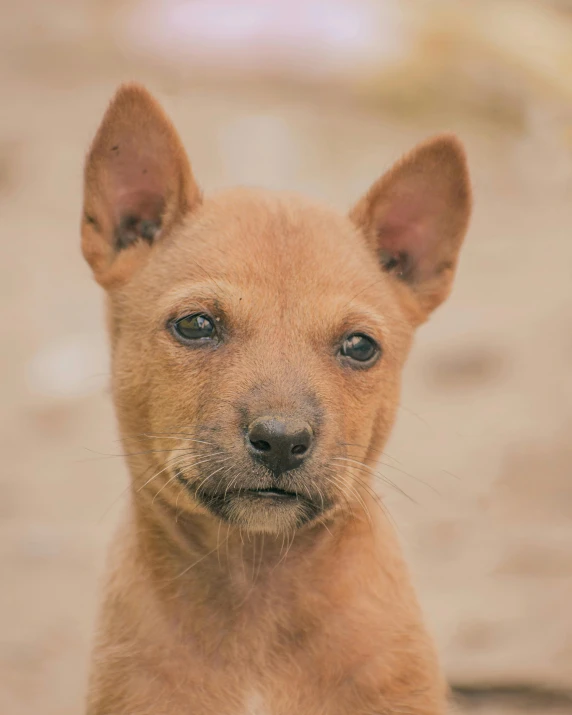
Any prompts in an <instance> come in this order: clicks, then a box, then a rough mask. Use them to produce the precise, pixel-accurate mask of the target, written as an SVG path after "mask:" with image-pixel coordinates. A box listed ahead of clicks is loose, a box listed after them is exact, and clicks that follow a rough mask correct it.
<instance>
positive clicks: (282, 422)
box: [247, 416, 314, 476]
mask: <svg viewBox="0 0 572 715" xmlns="http://www.w3.org/2000/svg"><path fill="white" fill-rule="evenodd" d="M313 440H314V434H313V431H312V428H311V427H310V425H309V424H308V423H307V422H303V421H300V420H296V419H290V418H287V417H276V416H271V417H259V418H257V419H255V420H254V421H253V422H251V423H250V425H249V427H248V432H247V447H248V449H249V451H250V453H251V454H252V456H253V457H254V458H255V459H257V460H258V461H259V462H262V464H264V465H265V466H266V467H267V468H268V469H270V471H271V472H272V473H273V474H275V475H276V476H278V475H279V474H282V473H283V472H287V471H289V470H290V469H295V468H296V467H299V466H300V465H301V464H302V462H303V461H304V459H306V457H307V456H308V454H309V453H310V450H311V448H312V443H313Z"/></svg>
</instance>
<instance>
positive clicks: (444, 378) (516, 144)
mask: <svg viewBox="0 0 572 715" xmlns="http://www.w3.org/2000/svg"><path fill="white" fill-rule="evenodd" d="M47 5H48V4H46V7H47ZM41 7H44V6H43V5H42V6H40V5H39V4H36V3H33V2H31V0H29V1H28V2H24V3H22V4H21V7H20V5H19V6H18V7H15V6H13V7H12V8H10V22H6V21H4V22H0V41H1V42H0V46H1V48H2V49H1V50H0V53H1V55H0V86H1V88H2V100H1V105H2V109H1V112H0V206H1V208H0V226H1V235H2V246H3V252H4V258H3V260H2V261H1V262H0V286H1V295H2V300H1V302H0V316H1V324H2V342H1V346H2V350H1V355H2V361H3V364H2V375H3V378H4V379H3V380H2V401H1V404H0V417H1V420H2V422H1V424H2V434H1V439H2V442H1V444H2V454H3V469H2V472H1V473H0V574H1V576H0V579H1V580H0V712H2V713H5V714H6V715H32V714H34V715H35V714H36V713H38V712H42V713H43V714H44V715H68V714H69V715H71V714H72V713H78V712H81V702H82V695H83V690H84V684H85V673H86V663H87V654H88V649H89V642H90V637H91V632H92V624H93V617H94V610H95V607H96V603H97V588H98V579H99V577H100V574H101V567H102V561H103V554H104V552H105V546H106V543H107V542H108V540H109V538H110V536H111V534H112V531H113V526H114V523H115V521H116V519H117V517H118V514H119V513H120V511H121V506H122V501H123V497H122V492H123V490H124V487H125V483H126V474H125V469H124V466H123V464H122V461H121V459H120V458H118V457H116V456H113V455H118V454H119V453H120V449H119V446H118V444H117V442H116V432H115V425H114V417H113V413H112V409H111V405H110V400H109V396H108V394H107V387H106V385H107V370H108V366H107V358H106V348H105V336H104V333H103V312H102V296H101V295H100V293H99V290H98V289H97V287H96V286H95V285H94V283H93V282H92V280H91V277H90V274H89V272H88V270H87V268H86V266H84V264H83V262H82V259H81V257H80V253H79V236H78V221H79V210H80V203H81V192H80V189H81V166H82V160H83V155H84V152H85V149H86V146H87V144H88V142H89V140H90V138H91V136H92V134H93V132H94V130H95V128H96V126H97V123H98V120H99V118H100V115H101V113H102V110H103V108H104V106H105V103H106V101H107V99H108V97H109V95H110V94H111V93H112V91H113V90H114V88H115V86H116V85H117V83H118V82H120V81H121V80H123V79H126V78H132V77H135V78H138V79H140V80H143V81H146V82H147V83H148V84H149V86H150V87H151V88H152V89H153V90H154V91H155V92H156V93H157V94H158V96H159V97H160V98H161V100H162V101H163V102H164V104H165V106H166V107H167V109H168V110H169V112H170V113H171V115H172V116H173V118H174V120H175V122H176V124H177V126H178V127H179V128H180V130H181V134H182V136H183V139H184V141H185V143H186V145H187V147H188V149H189V153H190V156H191V158H192V161H193V164H194V169H195V174H196V175H197V176H198V177H199V179H200V181H201V183H202V185H203V186H204V187H205V189H206V190H209V189H210V188H214V187H220V186H224V185H229V184H235V183H250V184H261V185H265V186H267V187H272V188H289V189H296V190H298V191H301V192H305V193H308V194H310V195H312V196H314V197H317V198H321V199H324V200H326V201H328V202H330V203H331V204H333V205H335V206H338V207H340V208H343V209H345V208H346V207H348V206H349V205H350V204H351V203H352V201H353V200H354V199H355V198H356V197H357V196H359V194H360V193H361V192H362V191H363V190H364V189H365V188H366V187H367V186H368V184H369V182H370V181H372V180H373V179H374V178H375V177H376V176H377V175H378V174H379V173H380V172H381V171H382V170H383V169H384V168H385V167H386V166H387V165H388V164H389V163H390V162H391V161H392V160H393V159H395V158H396V157H397V156H398V155H399V154H400V152H401V151H403V150H406V149H407V148H409V147H410V145H411V144H413V143H414V142H415V141H417V140H419V139H422V138H424V137H425V136H426V135H428V134H431V133H432V132H434V131H438V130H440V129H453V130H456V131H458V132H459V134H460V135H461V136H462V138H463V139H464V140H465V142H466V144H467V147H468V152H469V157H470V163H471V166H472V171H473V176H474V182H475V197H476V201H475V217H474V221H473V224H472V228H471V231H470V235H469V237H468V241H467V246H466V250H465V252H464V256H463V260H462V265H461V268H460V273H459V277H458V281H457V284H456V288H455V291H454V294H453V297H452V298H451V300H450V302H449V303H448V305H447V306H445V307H444V308H443V309H441V310H440V311H439V312H438V314H436V315H435V317H434V319H433V320H431V322H430V323H429V324H428V325H427V326H426V327H424V328H423V329H422V330H421V332H420V334H419V338H418V341H417V345H416V348H415V350H414V353H413V355H412V358H411V361H410V363H409V365H408V368H407V371H406V376H405V390H404V394H403V400H402V406H401V410H400V416H399V421H398V424H397V427H396V430H395V433H394V435H393V437H392V440H391V443H390V444H389V445H388V447H387V451H388V453H389V454H390V455H391V457H392V459H393V460H398V462H395V461H393V462H391V463H392V464H393V465H395V464H399V465H400V466H399V468H398V469H395V468H392V467H390V466H389V462H388V464H385V465H382V467H381V469H382V470H383V471H384V473H386V474H387V475H388V476H390V477H391V478H392V479H393V480H394V481H395V482H396V483H397V484H398V485H399V487H400V488H401V489H403V490H405V491H406V492H407V493H408V494H409V495H410V496H411V497H412V499H413V500H414V502H410V501H409V500H407V499H404V498H403V497H402V496H401V495H400V494H398V493H391V492H389V493H388V494H387V503H388V505H389V507H390V509H391V511H392V514H393V516H394V518H395V520H396V522H397V523H398V525H399V528H400V531H401V534H402V537H403V541H404V545H405V548H406V550H407V553H408V557H409V558H410V561H411V565H412V569H413V572H414V574H415V578H416V581H417V584H418V587H419V592H420V597H421V600H422V602H423V604H424V607H425V609H426V612H427V616H428V619H429V621H430V623H431V625H432V628H433V630H434V632H435V634H436V637H437V639H438V642H439V646H440V648H441V651H442V654H443V660H444V663H445V666H446V668H447V671H448V673H449V675H450V678H451V680H452V682H453V683H455V684H457V685H460V686H464V687H467V688H469V689H470V688H475V689H476V690H477V691H479V690H483V689H484V690H485V691H486V693H485V694H484V695H483V694H482V693H481V696H479V697H471V698H469V699H468V700H466V701H463V703H464V706H466V707H468V708H469V709H470V712H475V713H479V714H481V713H488V714H489V715H501V713H503V714H504V715H509V714H510V715H512V713H516V712H524V711H525V710H526V711H527V712H538V713H540V712H553V713H564V712H572V704H571V701H568V704H566V701H565V700H564V699H560V698H558V697H556V698H555V699H553V700H550V698H549V697H548V696H547V695H543V694H542V693H541V692H539V691H538V688H547V689H548V690H554V689H560V690H564V689H569V690H570V689H572V440H571V439H570V437H571V434H572V371H571V369H570V363H571V361H572V332H571V329H570V328H571V325H572V300H571V296H572V293H571V290H570V285H571V278H572V275H571V274H572V240H571V226H572V163H571V158H570V153H569V152H568V153H567V151H566V149H565V148H564V146H563V145H562V143H561V141H560V139H559V138H558V137H557V136H554V135H553V134H552V133H551V132H550V131H544V130H542V115H540V118H539V125H538V126H540V129H539V128H538V127H537V129H536V130H533V131H531V132H528V133H526V134H518V135H516V134H513V133H507V132H505V131H503V130H501V129H498V128H496V127H494V126H492V125H489V124H486V125H485V124H482V123H478V122H476V121H472V122H471V121H469V120H468V119H467V118H457V117H451V116H447V117H444V116H441V117H440V116H436V115H432V116H431V117H424V116H418V117H416V118H415V119H414V120H412V119H408V120H405V119H403V118H401V119H398V118H396V117H395V116H390V115H388V114H384V113H381V112H372V111H366V110H365V109H364V108H363V107H362V108H360V107H358V106H353V105H352V104H351V103H348V102H346V101H343V100H342V99H341V98H335V97H332V96H324V97H321V96H309V95H308V94H307V93H306V94H303V93H302V94H301V93H297V92H296V91H294V90H291V89H290V90H288V91H285V90H284V91H283V90H280V89H278V88H270V87H266V88H253V87H251V88H238V87H233V86H224V85H217V86H214V85H208V84H205V83H199V82H198V81H196V79H195V80H193V79H192V78H190V77H185V76H184V75H181V76H178V77H177V78H176V79H175V78H174V77H172V76H169V75H167V74H165V73H163V72H159V71H157V70H153V69H151V68H149V67H148V66H146V65H145V64H144V63H143V62H137V61H136V60H134V59H133V58H127V59H126V58H125V57H124V56H121V55H119V54H118V53H117V52H115V53H114V52H112V51H111V50H109V51H108V50H107V49H106V45H105V42H104V39H105V38H102V39H101V38H100V39H101V43H99V44H97V43H94V38H93V36H91V35H90V36H86V37H85V38H84V40H82V41H81V42H80V41H76V42H72V41H68V40H66V41H64V40H63V39H62V33H64V30H65V31H66V32H67V30H66V28H64V30H62V28H61V27H60V26H52V25H50V24H49V21H48V19H47V17H48V16H47V13H46V11H45V10H41V12H40V10H39V9H38V8H40V9H41ZM69 7H70V8H75V7H77V6H75V5H74V6H72V5H71V3H70V5H69ZM32 10H34V12H36V15H34V14H30V13H31V11H32ZM74 12H75V11H74ZM42 13H43V14H42ZM44 15H45V17H44ZM40 16H41V18H43V19H41V20H38V17H40ZM70 17H71V20H70V22H72V21H73V22H79V21H78V20H77V17H76V15H74V14H73V12H71V10H70ZM74 18H75V20H74ZM80 19H81V18H80ZM68 20H69V18H68ZM42 23H44V24H42ZM46 23H47V24H46ZM46 28H48V30H46ZM68 29H69V28H68ZM64 34H65V33H64ZM66 37H67V36H66ZM524 686H526V687H530V688H532V690H530V691H524V692H523V690H522V688H523V687H524ZM503 688H504V689H505V690H506V688H508V690H509V691H510V689H511V688H512V689H513V690H514V692H513V693H512V694H511V692H505V690H503ZM487 693H488V694H487ZM535 703H536V705H535ZM551 703H552V704H551ZM535 707H536V710H535V709H534V708H535Z"/></svg>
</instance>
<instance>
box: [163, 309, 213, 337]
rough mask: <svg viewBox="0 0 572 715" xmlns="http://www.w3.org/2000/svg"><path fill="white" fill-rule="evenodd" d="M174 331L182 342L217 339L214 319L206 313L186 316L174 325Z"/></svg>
mask: <svg viewBox="0 0 572 715" xmlns="http://www.w3.org/2000/svg"><path fill="white" fill-rule="evenodd" d="M172 329H173V332H174V334H175V337H177V338H178V339H179V340H180V341H181V342H184V343H188V342H190V341H197V340H198V341H201V342H203V341H206V340H213V339H214V338H216V327H215V324H214V321H213V320H212V318H209V316H208V315H205V314H204V313H194V314H193V315H185V317H184V318H179V320H176V321H175V322H173V323H172Z"/></svg>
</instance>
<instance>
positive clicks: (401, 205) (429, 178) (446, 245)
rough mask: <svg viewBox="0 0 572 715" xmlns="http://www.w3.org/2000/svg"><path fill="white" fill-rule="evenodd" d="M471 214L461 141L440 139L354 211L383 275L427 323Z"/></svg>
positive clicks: (445, 290)
mask: <svg viewBox="0 0 572 715" xmlns="http://www.w3.org/2000/svg"><path fill="white" fill-rule="evenodd" d="M470 213H471V187H470V181H469V174H468V170H467V162H466V158H465V152H464V150H463V146H462V144H461V143H460V141H459V140H458V139H457V138H456V137H454V136H451V135H442V136H438V137H435V138H434V139H430V140H429V141H427V142H425V143H424V144H421V145H419V146H418V147H416V148H415V149H413V151H412V152H410V153H409V154H407V155H406V156H404V157H403V158H402V159H401V160H400V161H399V162H398V163H397V164H396V165H395V166H394V167H393V168H392V169H390V170H389V171H388V172H387V173H386V174H384V175H383V176H382V177H381V178H380V179H379V180H378V181H377V182H376V183H375V184H374V185H373V186H372V187H371V189H370V190H369V191H368V193H367V194H366V195H365V196H364V197H363V198H362V199H361V200H360V201H359V202H358V203H357V205H356V206H355V207H354V208H353V209H352V211H351V213H350V218H351V219H352V221H353V222H354V223H355V224H356V225H357V226H358V227H359V228H360V229H361V230H362V231H363V232H364V233H365V235H366V238H367V239H368V241H369V243H370V245H371V246H372V248H373V249H374V251H375V253H376V255H377V256H378V259H379V261H380V264H381V267H382V269H383V270H384V271H386V272H388V273H391V274H393V275H394V276H395V277H396V278H397V279H398V280H399V281H401V282H403V283H404V284H406V285H407V286H409V288H410V289H411V291H413V293H414V295H415V297H416V299H417V302H418V305H419V307H420V309H421V315H420V320H423V319H424V318H425V317H426V316H427V315H428V314H429V313H430V312H431V311H432V310H433V309H434V308H436V307H437V306H438V305H439V304H440V303H442V302H443V300H445V298H446V297H447V295H448V294H449V291H450V289H451V285H452V282H453V276H454V273H455V268H456V265H457V259H458V255H459V249H460V247H461V244H462V242H463V238H464V236H465V232H466V230H467V225H468V221H469V216H470Z"/></svg>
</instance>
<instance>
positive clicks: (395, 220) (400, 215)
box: [376, 186, 443, 280]
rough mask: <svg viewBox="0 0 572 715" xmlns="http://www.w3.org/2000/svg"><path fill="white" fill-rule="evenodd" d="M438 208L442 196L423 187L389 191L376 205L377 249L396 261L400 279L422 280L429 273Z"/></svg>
mask: <svg viewBox="0 0 572 715" xmlns="http://www.w3.org/2000/svg"><path fill="white" fill-rule="evenodd" d="M415 188H417V190H415ZM435 193H436V192H435ZM442 211H443V201H442V199H441V198H440V197H439V196H438V195H434V192H433V191H431V190H427V187H426V186H419V187H413V188H411V189H408V190H404V189H403V188H401V190H399V191H398V192H397V191H393V192H391V194H390V195H389V196H388V197H387V198H386V200H385V201H384V203H383V206H381V207H380V208H379V210H378V216H377V217H376V229H377V236H378V245H379V248H380V249H381V250H382V251H383V252H385V253H387V254H389V255H390V256H391V257H392V258H395V259H396V260H397V265H398V266H400V269H398V270H399V272H400V273H402V275H403V277H404V278H410V279H412V280H423V279H425V278H428V277H429V276H430V275H431V273H432V272H433V270H434V267H435V262H436V261H437V262H438V256H437V255H436V254H437V253H438V252H439V249H438V244H439V226H438V224H439V216H440V214H441V213H442Z"/></svg>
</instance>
